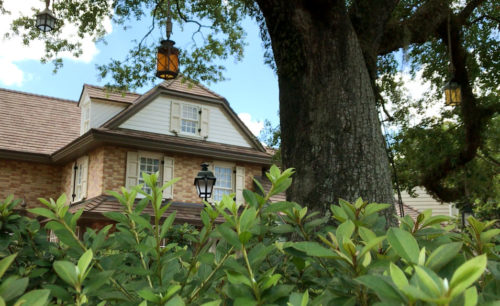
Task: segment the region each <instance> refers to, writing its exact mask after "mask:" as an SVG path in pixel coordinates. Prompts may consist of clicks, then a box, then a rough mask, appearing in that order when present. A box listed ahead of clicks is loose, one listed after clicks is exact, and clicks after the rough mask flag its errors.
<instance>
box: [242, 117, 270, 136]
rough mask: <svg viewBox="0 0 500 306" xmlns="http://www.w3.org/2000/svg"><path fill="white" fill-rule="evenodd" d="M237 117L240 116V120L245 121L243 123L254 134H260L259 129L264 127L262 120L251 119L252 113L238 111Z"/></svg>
mask: <svg viewBox="0 0 500 306" xmlns="http://www.w3.org/2000/svg"><path fill="white" fill-rule="evenodd" d="M238 117H240V119H241V121H243V123H245V125H246V126H247V127H248V128H249V129H250V131H252V133H253V134H254V135H255V136H259V135H260V131H261V130H262V129H263V128H264V122H263V121H254V120H252V115H250V114H249V113H239V114H238Z"/></svg>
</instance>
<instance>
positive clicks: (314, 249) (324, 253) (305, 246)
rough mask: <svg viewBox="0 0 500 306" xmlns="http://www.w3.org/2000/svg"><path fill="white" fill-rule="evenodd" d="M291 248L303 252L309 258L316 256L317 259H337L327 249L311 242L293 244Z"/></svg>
mask: <svg viewBox="0 0 500 306" xmlns="http://www.w3.org/2000/svg"><path fill="white" fill-rule="evenodd" d="M291 246H292V247H293V248H294V249H296V250H299V251H302V252H304V253H306V254H307V255H309V256H315V257H335V256H336V254H335V253H334V252H333V251H332V250H330V249H327V248H325V247H322V246H321V245H320V244H319V243H317V242H309V241H302V242H295V243H292V244H291Z"/></svg>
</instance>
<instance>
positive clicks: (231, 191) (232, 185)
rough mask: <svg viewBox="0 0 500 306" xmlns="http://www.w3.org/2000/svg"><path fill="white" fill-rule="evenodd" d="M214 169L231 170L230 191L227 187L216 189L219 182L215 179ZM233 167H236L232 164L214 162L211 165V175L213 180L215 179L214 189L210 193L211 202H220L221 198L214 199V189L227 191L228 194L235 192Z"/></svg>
mask: <svg viewBox="0 0 500 306" xmlns="http://www.w3.org/2000/svg"><path fill="white" fill-rule="evenodd" d="M216 167H219V168H226V169H230V170H231V189H229V188H227V187H217V182H220V181H219V180H218V179H219V178H217V174H216V170H215V168H216ZM235 167H236V165H235V164H233V163H225V162H214V163H213V173H214V175H215V178H216V179H217V180H216V181H215V185H214V189H213V191H212V200H213V201H220V200H222V197H221V198H220V199H216V198H215V191H216V189H219V190H225V191H229V194H231V193H234V192H235V190H236V174H235V173H234V172H235Z"/></svg>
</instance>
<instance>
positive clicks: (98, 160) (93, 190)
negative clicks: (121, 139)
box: [87, 147, 106, 199]
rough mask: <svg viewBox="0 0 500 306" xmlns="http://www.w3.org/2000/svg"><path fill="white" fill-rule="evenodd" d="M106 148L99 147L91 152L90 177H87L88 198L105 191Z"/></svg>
mask: <svg viewBox="0 0 500 306" xmlns="http://www.w3.org/2000/svg"><path fill="white" fill-rule="evenodd" d="M105 153H106V149H105V148H104V147H100V148H97V149H95V150H93V151H91V152H89V154H88V156H89V171H88V172H89V177H88V179H87V186H88V187H87V188H88V189H87V199H90V198H93V197H96V196H99V195H101V194H102V193H103V186H104V170H103V169H104V156H105Z"/></svg>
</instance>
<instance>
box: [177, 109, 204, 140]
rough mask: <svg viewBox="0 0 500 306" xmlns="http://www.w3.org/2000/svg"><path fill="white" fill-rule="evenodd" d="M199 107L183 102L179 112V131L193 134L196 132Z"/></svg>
mask: <svg viewBox="0 0 500 306" xmlns="http://www.w3.org/2000/svg"><path fill="white" fill-rule="evenodd" d="M199 121H200V119H199V108H198V107H196V106H192V105H187V104H183V105H182V112H181V132H182V133H187V134H193V135H195V134H196V133H197V132H198V125H199Z"/></svg>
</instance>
